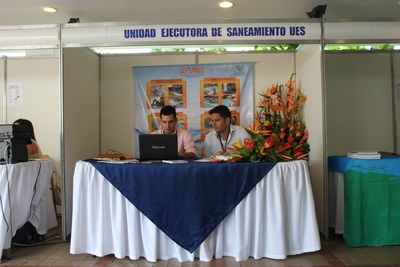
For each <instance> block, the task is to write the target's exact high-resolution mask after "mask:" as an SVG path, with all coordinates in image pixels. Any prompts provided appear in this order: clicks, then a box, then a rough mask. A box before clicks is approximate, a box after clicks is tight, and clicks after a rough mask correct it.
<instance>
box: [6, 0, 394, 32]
mask: <svg viewBox="0 0 400 267" xmlns="http://www.w3.org/2000/svg"><path fill="white" fill-rule="evenodd" d="M219 1H220V0H197V1H194V0H1V2H0V26H6V25H33V24H54V23H55V24H59V23H67V22H68V20H69V18H75V17H78V18H79V19H80V22H81V23H89V22H90V23H91V22H125V21H132V22H136V21H143V22H145V21H160V22H162V21H176V20H180V21H186V22H190V21H193V20H202V21H203V20H221V19H229V20H237V19H240V20H243V19H282V20H284V19H307V18H308V17H307V15H306V12H307V11H311V10H312V9H313V7H315V6H317V5H322V4H327V5H328V7H327V10H326V13H325V15H324V18H325V19H327V20H331V19H332V20H335V19H350V20H368V21H371V20H381V19H384V20H398V19H400V5H399V4H398V2H399V0H325V1H320V0H233V2H234V3H235V5H234V7H233V8H230V9H221V8H219V7H218V2H219ZM43 6H51V7H55V8H57V9H58V11H59V12H57V13H53V14H47V13H44V12H42V11H41V7H43Z"/></svg>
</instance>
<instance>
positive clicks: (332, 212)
mask: <svg viewBox="0 0 400 267" xmlns="http://www.w3.org/2000/svg"><path fill="white" fill-rule="evenodd" d="M328 177H329V178H328V183H329V187H328V188H329V226H330V227H332V228H335V233H336V234H343V233H344V184H343V173H340V172H333V171H330V172H329V175H328Z"/></svg>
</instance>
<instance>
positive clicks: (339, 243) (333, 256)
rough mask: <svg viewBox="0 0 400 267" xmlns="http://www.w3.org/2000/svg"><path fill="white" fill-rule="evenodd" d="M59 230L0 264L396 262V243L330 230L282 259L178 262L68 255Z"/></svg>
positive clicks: (168, 266)
mask: <svg viewBox="0 0 400 267" xmlns="http://www.w3.org/2000/svg"><path fill="white" fill-rule="evenodd" d="M59 232H60V230H59V229H53V230H52V231H50V232H49V233H48V235H47V242H46V243H44V244H41V245H36V246H31V247H17V246H13V247H12V254H11V257H12V258H11V260H3V261H2V262H1V263H0V267H1V266H85V267H86V266H101V267H103V266H129V267H134V266H137V267H139V266H140V267H149V266H153V267H178V266H182V267H225V266H226V267H231V266H232V267H269V266H276V267H283V266H293V267H294V266H318V267H322V266H324V267H327V266H335V267H338V266H353V267H356V266H382V267H383V266H398V267H400V246H382V247H362V248H350V247H347V246H346V245H345V244H344V241H343V238H342V236H340V235H334V234H331V238H330V239H329V240H325V239H321V244H322V249H321V250H320V251H317V252H313V253H306V254H301V255H296V256H290V257H288V258H287V259H286V260H272V259H267V258H263V259H260V260H254V259H252V258H251V259H248V260H246V261H242V262H236V261H235V259H234V258H231V257H224V258H222V259H215V260H213V261H211V262H200V261H194V262H178V261H177V260H168V261H158V262H156V263H153V262H148V261H146V260H145V259H139V260H130V259H128V258H125V259H116V258H115V257H114V256H113V255H109V256H106V257H102V258H97V257H93V256H91V255H88V254H80V255H72V254H70V253H69V242H62V240H61V239H60V233H59Z"/></svg>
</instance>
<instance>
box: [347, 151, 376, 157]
mask: <svg viewBox="0 0 400 267" xmlns="http://www.w3.org/2000/svg"><path fill="white" fill-rule="evenodd" d="M347 157H348V158H357V159H380V158H381V154H380V153H378V152H377V151H358V152H357V151H352V152H349V153H347Z"/></svg>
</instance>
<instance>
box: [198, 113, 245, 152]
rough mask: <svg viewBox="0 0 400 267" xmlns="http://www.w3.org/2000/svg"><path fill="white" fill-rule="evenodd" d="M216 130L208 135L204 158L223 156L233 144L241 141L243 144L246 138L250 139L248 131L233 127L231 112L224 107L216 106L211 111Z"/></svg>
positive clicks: (205, 142)
mask: <svg viewBox="0 0 400 267" xmlns="http://www.w3.org/2000/svg"><path fill="white" fill-rule="evenodd" d="M209 113H210V115H211V122H212V126H213V128H214V130H212V131H211V132H209V133H208V134H207V135H206V138H205V141H204V156H205V157H206V158H209V157H211V156H217V155H223V154H224V153H225V152H226V151H227V149H228V148H232V147H233V146H232V145H233V143H235V141H236V140H239V141H240V142H241V143H243V140H244V139H245V138H250V135H249V134H248V133H247V132H246V130H245V129H244V128H243V127H241V126H237V125H231V119H232V115H231V111H230V110H229V108H228V107H226V106H224V105H220V106H216V107H214V108H213V109H211V110H210V111H209Z"/></svg>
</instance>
